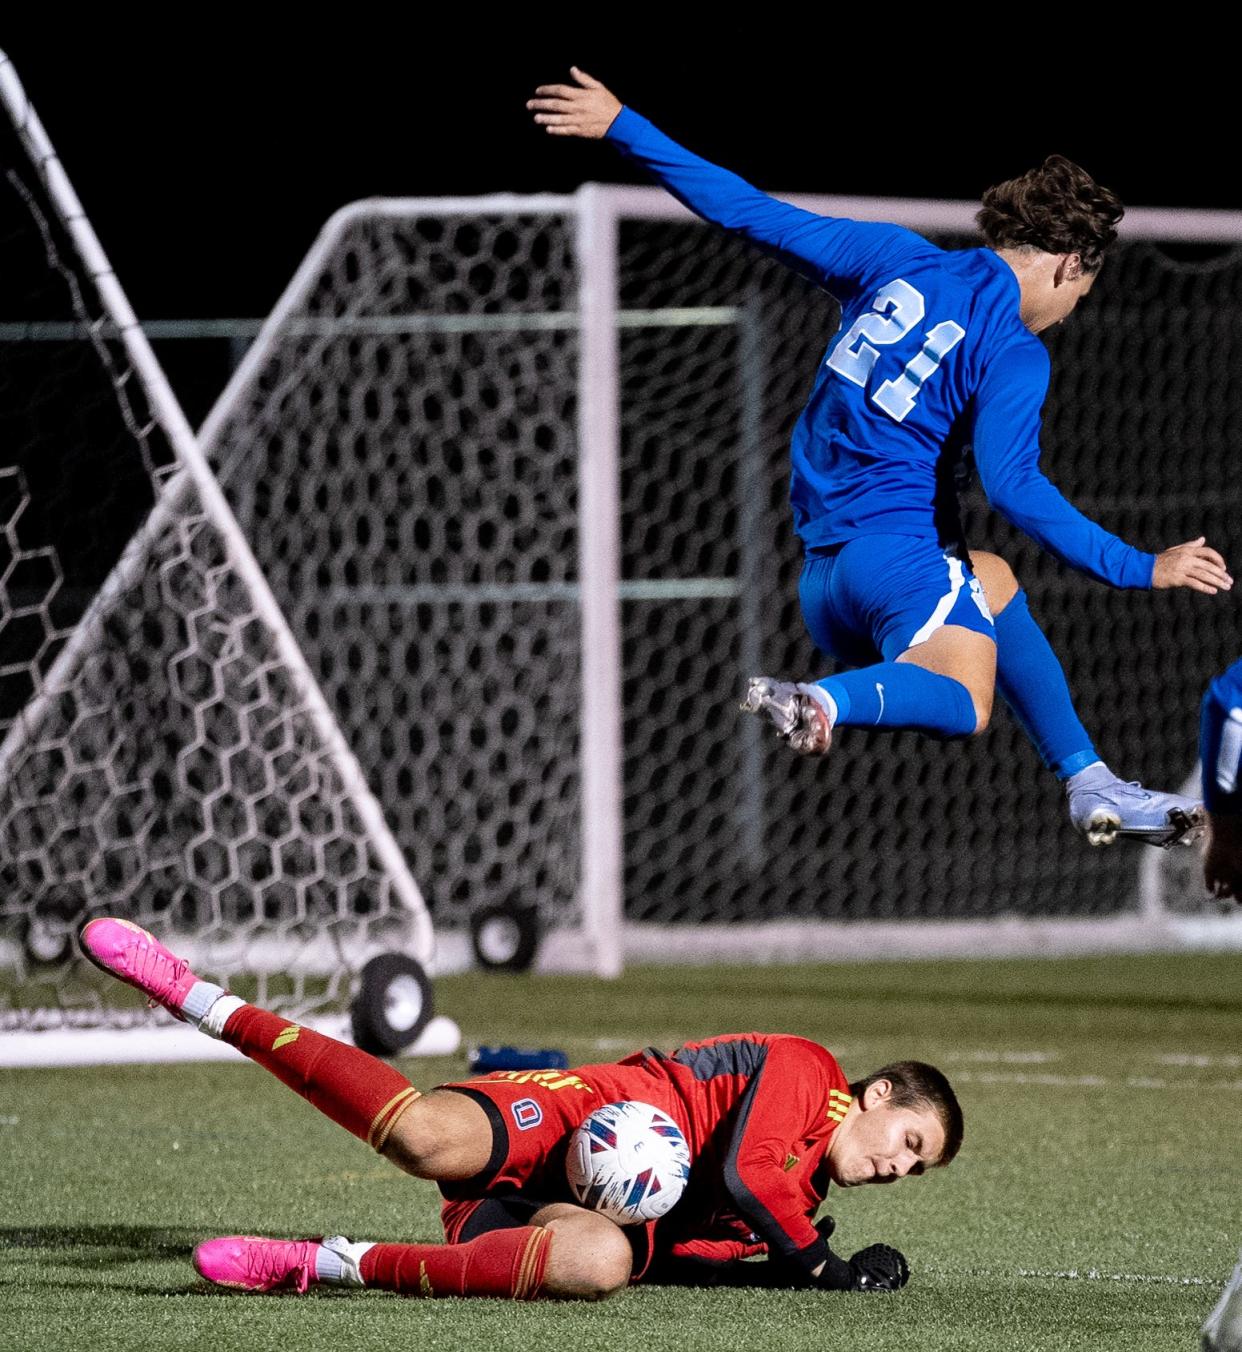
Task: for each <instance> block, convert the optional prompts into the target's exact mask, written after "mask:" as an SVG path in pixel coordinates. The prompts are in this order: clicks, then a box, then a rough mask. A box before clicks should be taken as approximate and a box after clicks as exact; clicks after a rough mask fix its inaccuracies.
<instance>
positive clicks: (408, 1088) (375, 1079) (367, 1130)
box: [223, 1005, 419, 1150]
mask: <svg viewBox="0 0 1242 1352" xmlns="http://www.w3.org/2000/svg"><path fill="white" fill-rule="evenodd" d="M223 1040H224V1041H225V1042H227V1043H229V1044H230V1046H233V1047H236V1048H237V1050H238V1051H239V1052H243V1053H244V1054H245V1055H246V1056H248V1057H249V1058H250V1059H251V1060H252V1061H256V1062H258V1064H259V1065H261V1066H263V1067H264V1068H265V1069H267V1070H270V1071H271V1072H272V1074H273V1075H275V1076H276V1078H277V1079H278V1080H283V1081H284V1083H285V1084H287V1085H288V1086H289V1088H290V1089H292V1090H293V1091H294V1092H295V1093H298V1094H301V1095H302V1097H303V1098H304V1099H306V1100H307V1101H308V1102H309V1103H313V1104H314V1105H315V1107H316V1108H318V1109H319V1111H320V1112H321V1113H326V1114H327V1116H328V1117H330V1118H331V1119H332V1120H333V1122H336V1123H339V1124H340V1125H341V1126H342V1127H344V1128H345V1130H346V1131H352V1132H353V1134H354V1135H355V1136H357V1137H358V1138H359V1140H362V1141H365V1142H366V1143H367V1144H368V1145H369V1146H371V1147H372V1148H373V1149H375V1150H382V1149H383V1147H384V1143H385V1142H386V1141H387V1140H388V1136H389V1133H390V1132H391V1131H392V1129H393V1127H394V1126H395V1125H396V1122H397V1119H398V1118H399V1117H400V1116H401V1114H402V1113H403V1112H405V1110H406V1109H407V1108H408V1107H409V1106H410V1104H411V1103H413V1102H414V1100H415V1099H416V1098H418V1097H419V1093H418V1090H417V1089H415V1088H414V1087H413V1085H411V1084H410V1082H409V1080H407V1079H406V1078H405V1076H404V1075H400V1074H398V1073H397V1072H396V1071H395V1070H393V1068H392V1067H391V1066H390V1065H387V1064H385V1063H384V1062H383V1061H380V1060H379V1059H378V1058H376V1057H374V1056H370V1055H368V1054H367V1053H366V1052H363V1051H359V1050H358V1048H357V1047H347V1046H346V1045H345V1043H343V1042H337V1041H336V1039H335V1038H330V1037H324V1036H323V1034H322V1033H312V1032H311V1030H310V1029H309V1028H302V1027H301V1026H300V1025H298V1024H296V1023H290V1022H289V1020H288V1019H282V1018H281V1017H280V1016H279V1015H278V1014H269V1013H268V1011H267V1010H266V1009H259V1008H257V1006H255V1005H242V1007H241V1008H240V1009H238V1010H235V1011H234V1012H233V1013H232V1014H230V1015H229V1018H228V1020H227V1022H226V1023H225V1025H224V1033H223Z"/></svg>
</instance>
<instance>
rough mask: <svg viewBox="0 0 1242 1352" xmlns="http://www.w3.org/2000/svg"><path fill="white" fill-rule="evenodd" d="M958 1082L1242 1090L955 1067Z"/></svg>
mask: <svg viewBox="0 0 1242 1352" xmlns="http://www.w3.org/2000/svg"><path fill="white" fill-rule="evenodd" d="M953 1079H954V1082H955V1083H958V1084H1019V1085H1023V1084H1029V1085H1035V1086H1037V1087H1039V1088H1044V1089H1173V1090H1178V1089H1224V1090H1229V1091H1233V1092H1237V1091H1242V1080H1166V1079H1162V1078H1160V1077H1159V1076H1154V1075H1127V1076H1124V1077H1118V1078H1113V1077H1110V1076H1107V1075H1050V1074H1026V1073H1024V1072H1022V1071H1012V1072H1006V1071H975V1070H963V1071H955V1072H954V1075H953Z"/></svg>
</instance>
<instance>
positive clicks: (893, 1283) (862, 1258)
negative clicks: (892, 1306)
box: [849, 1244, 910, 1291]
mask: <svg viewBox="0 0 1242 1352" xmlns="http://www.w3.org/2000/svg"><path fill="white" fill-rule="evenodd" d="M849 1268H850V1276H851V1279H852V1280H851V1283H850V1287H849V1289H850V1290H851V1291H900V1290H901V1288H902V1287H903V1286H905V1284H906V1283H907V1282H908V1281H909V1280H910V1264H909V1263H907V1262H906V1259H905V1255H904V1254H902V1253H899V1252H898V1251H897V1250H896V1249H894V1248H890V1247H889V1245H887V1244H868V1245H867V1247H866V1248H865V1249H859V1250H858V1252H857V1253H856V1254H854V1256H853V1257H852V1258H851V1259H850V1262H849Z"/></svg>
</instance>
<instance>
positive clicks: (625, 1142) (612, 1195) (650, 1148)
mask: <svg viewBox="0 0 1242 1352" xmlns="http://www.w3.org/2000/svg"><path fill="white" fill-rule="evenodd" d="M565 1172H566V1174H567V1175H568V1178H569V1188H570V1191H571V1192H572V1193H573V1195H574V1200H575V1201H577V1202H578V1203H579V1205H581V1206H584V1207H587V1208H588V1209H590V1210H591V1211H598V1212H600V1213H601V1214H602V1215H604V1216H607V1217H608V1219H609V1220H613V1221H616V1223H617V1224H618V1225H639V1224H641V1223H642V1222H643V1221H655V1220H659V1219H660V1217H661V1216H666V1215H667V1214H668V1213H669V1212H670V1211H671V1210H672V1209H673V1207H674V1206H676V1205H677V1202H678V1200H679V1199H680V1197H681V1194H682V1193H683V1192H684V1191H685V1188H686V1181H687V1180H688V1179H689V1177H690V1147H689V1146H688V1145H687V1144H686V1138H685V1137H684V1136H683V1135H682V1134H681V1128H680V1127H679V1126H678V1125H677V1123H676V1122H674V1121H673V1119H672V1118H671V1117H669V1115H668V1114H667V1113H664V1112H661V1111H660V1109H659V1108H656V1107H653V1106H652V1105H651V1104H650V1103H638V1102H636V1101H635V1100H634V1099H627V1100H626V1101H625V1102H624V1103H606V1104H604V1106H603V1107H602V1108H596V1109H595V1111H594V1112H593V1113H591V1115H590V1116H589V1117H587V1118H586V1119H585V1120H584V1121H583V1123H582V1125H581V1126H580V1127H578V1128H576V1129H575V1131H574V1134H573V1135H572V1136H571V1137H570V1140H569V1155H568V1157H567V1158H566V1161H565Z"/></svg>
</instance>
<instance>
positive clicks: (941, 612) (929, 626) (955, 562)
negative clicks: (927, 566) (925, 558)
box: [909, 550, 966, 648]
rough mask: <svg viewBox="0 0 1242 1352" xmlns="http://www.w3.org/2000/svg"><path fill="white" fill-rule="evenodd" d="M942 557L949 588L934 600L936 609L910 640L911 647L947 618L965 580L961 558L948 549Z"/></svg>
mask: <svg viewBox="0 0 1242 1352" xmlns="http://www.w3.org/2000/svg"><path fill="white" fill-rule="evenodd" d="M942 557H943V558H944V561H945V563H947V564H948V565H949V590H948V591H947V592H946V593H945V594H944V595H943V596H942V597H941V598H940V600H939V601H937V602H936V609H935V610H933V611H932V613H931V617H930V619H928V621H927V623H926V624H925V625H924V626H923V627H922V628H921V629H920V630H919V631H918V632H917V633H916V634H915V635H914V637H913V638H912V639H911V640H910V643H909V646H910V647H911V648H915V647H917V646H918V645H919V644H920V643H926V642H927V640H928V639H929V638H931V636H932V635H933V634H934V633H935V632H936V630H937V629H939V628H940V627H941V626H942V625H943V624H944V622H945V620H947V619H948V618H949V612H950V611H951V610H952V609H953V605H954V602H955V601H956V600H957V594H958V592H960V591H961V590H962V584H963V583H964V582H965V581H966V574H965V572H964V570H963V568H962V561H961V559H959V558H958V557H957V556H956V555H955V554H950V553H949V552H948V550H946V551H945V553H944V554H943V556H942Z"/></svg>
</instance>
